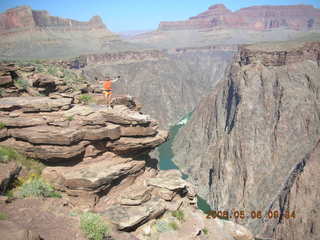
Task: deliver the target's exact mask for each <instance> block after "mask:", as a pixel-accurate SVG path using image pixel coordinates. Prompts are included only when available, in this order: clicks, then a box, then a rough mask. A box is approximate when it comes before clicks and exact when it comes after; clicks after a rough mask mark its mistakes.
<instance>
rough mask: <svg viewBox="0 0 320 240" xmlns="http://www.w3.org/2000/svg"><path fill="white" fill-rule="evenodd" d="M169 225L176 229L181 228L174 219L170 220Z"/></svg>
mask: <svg viewBox="0 0 320 240" xmlns="http://www.w3.org/2000/svg"><path fill="white" fill-rule="evenodd" d="M169 226H170V227H171V228H172V230H174V231H176V230H178V229H179V227H178V224H177V223H176V222H174V221H172V222H169Z"/></svg>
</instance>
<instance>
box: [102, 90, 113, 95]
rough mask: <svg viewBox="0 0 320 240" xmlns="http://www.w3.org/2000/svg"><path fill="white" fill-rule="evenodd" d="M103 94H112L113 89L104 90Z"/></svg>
mask: <svg viewBox="0 0 320 240" xmlns="http://www.w3.org/2000/svg"><path fill="white" fill-rule="evenodd" d="M103 94H104V95H105V96H109V95H112V90H104V91H103Z"/></svg>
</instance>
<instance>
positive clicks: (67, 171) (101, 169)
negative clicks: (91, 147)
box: [42, 158, 145, 192]
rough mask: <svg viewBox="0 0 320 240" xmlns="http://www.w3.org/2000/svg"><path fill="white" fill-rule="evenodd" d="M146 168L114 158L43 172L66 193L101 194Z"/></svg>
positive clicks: (53, 168) (126, 160)
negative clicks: (115, 183) (112, 185)
mask: <svg viewBox="0 0 320 240" xmlns="http://www.w3.org/2000/svg"><path fill="white" fill-rule="evenodd" d="M144 166H145V162H144V161H133V160H130V159H117V158H113V159H105V160H104V161H95V162H87V163H83V164H78V165H76V166H73V167H47V168H45V169H44V170H43V174H42V175H43V177H44V178H45V179H47V180H48V181H50V182H52V184H55V185H57V186H58V187H59V188H64V189H66V191H68V190H83V191H92V192H99V191H101V190H104V189H106V188H108V187H110V186H111V184H112V183H113V181H115V180H117V179H119V178H121V177H123V176H127V175H133V174H134V173H137V172H139V171H140V170H141V169H143V168H144ZM55 179H60V180H59V181H56V180H55ZM54 180H55V181H54Z"/></svg>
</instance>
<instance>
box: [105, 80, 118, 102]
mask: <svg viewBox="0 0 320 240" xmlns="http://www.w3.org/2000/svg"><path fill="white" fill-rule="evenodd" d="M119 79H120V76H117V77H113V78H111V77H109V76H107V77H105V81H103V94H104V98H105V100H106V103H107V106H108V108H109V107H113V106H112V105H111V102H112V84H113V83H115V82H116V81H118V80H119Z"/></svg>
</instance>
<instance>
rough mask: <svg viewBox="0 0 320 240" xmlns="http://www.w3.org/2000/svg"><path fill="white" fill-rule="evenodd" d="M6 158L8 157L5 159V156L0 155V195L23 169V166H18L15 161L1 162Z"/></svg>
mask: <svg viewBox="0 0 320 240" xmlns="http://www.w3.org/2000/svg"><path fill="white" fill-rule="evenodd" d="M5 160H8V159H3V156H0V195H1V194H4V193H5V192H6V190H7V189H8V187H9V186H10V184H12V182H13V181H14V180H15V178H16V177H17V176H18V175H19V173H20V171H21V166H18V165H17V163H15V162H8V163H2V162H1V161H5Z"/></svg>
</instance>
